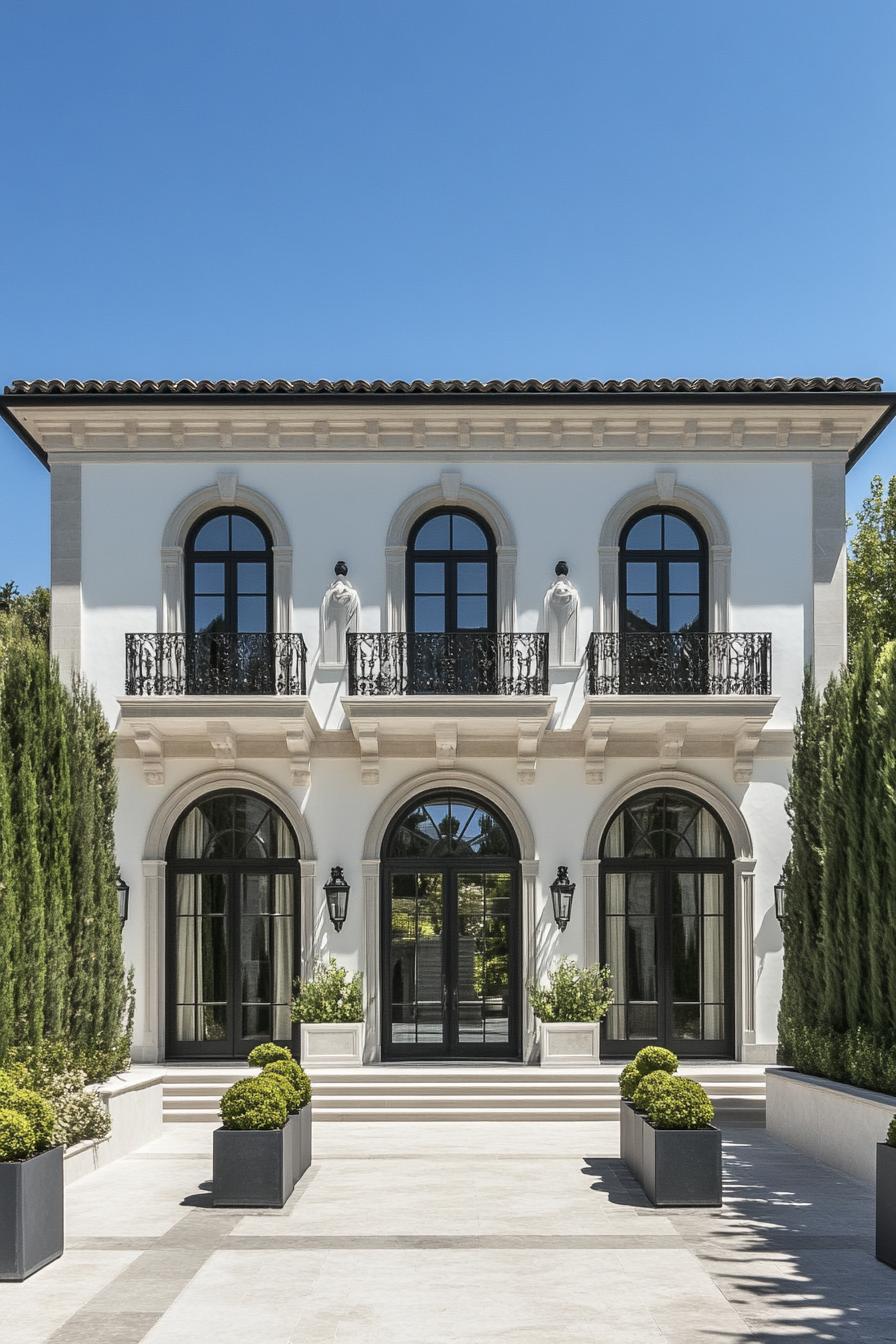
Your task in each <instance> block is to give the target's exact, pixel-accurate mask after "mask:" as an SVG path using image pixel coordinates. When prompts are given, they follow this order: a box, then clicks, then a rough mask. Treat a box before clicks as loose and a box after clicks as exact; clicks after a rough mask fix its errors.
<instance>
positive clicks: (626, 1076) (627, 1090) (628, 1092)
mask: <svg viewBox="0 0 896 1344" xmlns="http://www.w3.org/2000/svg"><path fill="white" fill-rule="evenodd" d="M642 1077H643V1074H642V1073H641V1070H640V1069H639V1068H638V1066H637V1064H635V1063H634V1061H632V1063H631V1064H626V1066H625V1068H624V1069H623V1070H622V1072H621V1073H620V1075H619V1091H620V1092H621V1093H622V1095H623V1096H624V1097H625V1099H626V1101H631V1099H632V1097H633V1096H634V1094H635V1088H636V1087H637V1086H638V1084H639V1083H640V1081H641V1079H642Z"/></svg>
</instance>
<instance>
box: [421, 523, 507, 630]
mask: <svg viewBox="0 0 896 1344" xmlns="http://www.w3.org/2000/svg"><path fill="white" fill-rule="evenodd" d="M452 515H455V516H456V515H460V516H461V517H463V518H469V519H470V521H471V522H473V523H475V524H476V526H477V527H478V528H480V529H481V531H482V533H483V534H484V536H485V539H486V541H487V542H488V546H487V548H486V550H485V551H481V550H479V551H461V550H452V549H450V548H448V549H445V550H440V551H418V550H417V549H416V543H417V537H418V536H419V534H420V532H421V530H422V529H423V527H425V525H426V524H427V523H429V522H431V521H432V520H433V518H440V517H450V516H452ZM483 558H484V559H485V563H486V565H487V583H488V593H487V610H488V617H487V620H488V624H487V626H486V631H485V632H483V633H489V634H494V633H496V632H497V629H498V597H497V574H498V561H497V546H496V544H495V537H494V533H493V532H492V529H491V528H490V527H489V525H488V523H487V522H486V521H485V519H484V518H483V517H481V516H480V515H479V514H478V513H476V512H475V511H474V510H472V509H465V508H462V507H460V506H457V507H454V506H453V505H440V506H439V507H438V508H435V509H429V510H428V511H427V512H426V513H424V514H423V515H422V516H421V517H420V518H418V519H417V521H416V522H415V523H414V526H413V527H412V528H411V531H410V534H409V536H408V544H407V551H406V560H405V593H406V602H405V611H406V618H405V620H406V628H407V633H408V634H414V633H416V624H415V600H414V599H415V597H416V596H417V592H416V572H415V568H414V566H415V563H417V562H420V563H423V564H426V563H428V562H431V563H433V564H444V566H445V618H446V619H445V629H444V630H442V631H424V632H423V633H425V634H455V633H464V632H463V631H458V627H457V596H458V594H457V566H458V564H482V563H483ZM423 596H425V594H423ZM461 596H463V594H461ZM449 614H450V616H451V620H450V621H449ZM452 621H453V623H452ZM469 633H471V634H475V633H477V632H476V631H470V632H469Z"/></svg>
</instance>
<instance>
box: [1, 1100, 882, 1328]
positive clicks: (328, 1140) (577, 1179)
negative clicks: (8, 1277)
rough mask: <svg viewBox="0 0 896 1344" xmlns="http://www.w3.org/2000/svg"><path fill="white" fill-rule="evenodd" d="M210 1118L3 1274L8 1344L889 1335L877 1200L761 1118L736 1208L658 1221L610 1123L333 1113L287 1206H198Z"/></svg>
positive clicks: (738, 1184) (732, 1188) (163, 1142)
mask: <svg viewBox="0 0 896 1344" xmlns="http://www.w3.org/2000/svg"><path fill="white" fill-rule="evenodd" d="M211 1133H212V1129H211V1126H200V1125H172V1126H168V1127H166V1130H165V1134H164V1136H163V1137H162V1138H161V1139H160V1140H158V1141H157V1142H156V1143H153V1144H151V1145H149V1146H148V1147H146V1148H144V1149H142V1150H141V1151H140V1152H138V1153H136V1154H134V1155H133V1156H131V1157H129V1158H125V1159H123V1160H121V1161H119V1162H117V1163H115V1164H114V1165H112V1166H110V1167H107V1168H105V1169H103V1170H101V1171H100V1172H97V1173H95V1174H94V1175H92V1176H88V1177H86V1178H84V1179H83V1180H81V1181H78V1182H76V1183H75V1184H74V1185H71V1186H69V1188H68V1191H67V1248H66V1254H65V1256H64V1257H63V1259H62V1260H60V1261H58V1262H57V1263H56V1264H54V1265H52V1266H50V1267H48V1268H47V1269H45V1270H43V1271H42V1272H41V1273H39V1274H37V1275H35V1277H34V1278H32V1279H30V1280H29V1281H28V1282H27V1283H24V1284H15V1285H13V1284H0V1340H2V1342H3V1344H43V1341H47V1340H52V1341H54V1344H57V1342H58V1344H113V1342H114V1344H137V1341H146V1344H187V1342H188V1341H189V1344H196V1341H200V1342H201V1341H206V1340H207V1341H213V1342H214V1344H248V1342H250V1341H253V1342H254V1341H257V1342H258V1344H304V1342H305V1341H307V1342H308V1344H317V1342H318V1341H325V1340H326V1341H338V1344H361V1341H363V1342H364V1344H379V1341H383V1344H443V1341H444V1344H448V1342H449V1341H450V1342H451V1344H481V1341H486V1340H488V1341H492V1340H494V1341H500V1344H555V1341H556V1344H560V1342H561V1341H562V1342H563V1344H576V1341H585V1340H587V1341H610V1340H615V1339H620V1340H621V1339H625V1340H627V1341H629V1344H640V1341H649V1340H667V1341H680V1344H700V1342H701V1341H715V1342H716V1344H725V1342H727V1341H736V1340H781V1339H793V1340H798V1339H812V1340H837V1341H840V1340H854V1341H865V1340H867V1341H884V1340H892V1341H896V1271H892V1270H889V1269H886V1268H885V1267H884V1266H882V1265H879V1264H878V1263H877V1261H876V1260H875V1259H874V1256H873V1245H872V1225H873V1212H874V1208H873V1197H872V1192H871V1191H870V1189H868V1188H867V1187H865V1186H862V1185H859V1184H857V1183H856V1182H855V1181H851V1180H849V1179H848V1178H846V1177H841V1176H839V1175H837V1174H836V1173H835V1172H833V1171H830V1170H828V1169H827V1168H824V1167H821V1166H818V1165H817V1164H816V1163H813V1162H811V1161H808V1160H807V1159H805V1158H802V1157H801V1156H799V1155H798V1154H797V1153H795V1152H794V1151H793V1150H792V1149H789V1148H785V1147H784V1146H783V1145H782V1144H778V1143H776V1142H774V1141H773V1140H771V1139H769V1138H768V1137H767V1135H766V1134H765V1132H764V1130H761V1129H740V1130H738V1129H732V1130H729V1131H727V1132H726V1135H725V1173H726V1194H725V1198H726V1207H725V1208H724V1209H722V1210H708V1211H701V1212H696V1211H694V1212H681V1213H671V1214H670V1213H658V1212H656V1211H655V1210H653V1209H651V1208H650V1206H649V1205H648V1204H647V1202H646V1200H645V1199H644V1197H643V1195H642V1194H641V1192H640V1190H639V1188H638V1187H637V1186H636V1185H635V1183H634V1182H633V1181H632V1180H631V1179H630V1178H629V1176H628V1173H627V1172H626V1170H625V1168H624V1167H623V1166H622V1164H621V1163H620V1161H619V1159H618V1158H617V1157H616V1156H615V1154H616V1153H617V1152H618V1131H617V1127H616V1126H615V1125H610V1124H550V1123H547V1124H533V1123H522V1124H520V1123H494V1124H463V1123H455V1124H441V1123H420V1124H372V1125H371V1124H345V1125H342V1124H329V1125H319V1126H318V1127H317V1128H316V1131H315V1163H314V1165H313V1166H312V1168H311V1170H310V1171H309V1172H308V1173H307V1175H306V1176H305V1178H304V1180H303V1181H302V1183H301V1184H300V1186H299V1187H298V1188H297V1190H296V1192H295V1194H294V1195H293V1197H292V1199H291V1200H290V1202H289V1204H288V1205H287V1207H286V1208H285V1209H283V1210H278V1211H276V1212H273V1213H266V1212H254V1213H246V1214H244V1213H232V1212H228V1211H225V1210H217V1209H213V1208H211V1207H210V1206H209V1200H210V1196H209V1193H208V1192H209V1178H210V1172H211V1157H210V1153H211Z"/></svg>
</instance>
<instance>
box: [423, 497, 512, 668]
mask: <svg viewBox="0 0 896 1344" xmlns="http://www.w3.org/2000/svg"><path fill="white" fill-rule="evenodd" d="M406 582H407V594H408V608H407V622H408V679H409V682H410V685H411V687H412V688H413V690H414V692H415V693H416V694H418V695H420V694H440V693H446V692H448V693H454V694H457V693H466V694H470V695H475V694H487V693H489V692H490V691H494V690H497V675H498V672H497V664H496V658H495V642H494V640H493V639H489V638H487V637H484V636H487V635H488V634H490V633H491V634H493V633H494V631H495V630H496V629H497V613H496V604H495V539H494V537H493V536H492V534H491V531H490V530H489V528H488V526H487V524H486V523H485V522H484V521H483V520H482V519H481V518H478V517H477V516H476V515H475V514H474V513H471V512H470V511H469V510H467V509H460V508H453V509H435V510H433V511H431V512H430V513H426V514H424V515H423V517H422V518H420V519H419V520H418V521H417V523H415V525H414V527H413V528H412V530H411V535H410V538H409V540H408V550H407V581H406Z"/></svg>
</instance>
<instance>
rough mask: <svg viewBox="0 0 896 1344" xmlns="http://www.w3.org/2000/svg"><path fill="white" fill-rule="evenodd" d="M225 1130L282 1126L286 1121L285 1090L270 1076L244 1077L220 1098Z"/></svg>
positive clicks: (276, 1127) (280, 1127)
mask: <svg viewBox="0 0 896 1344" xmlns="http://www.w3.org/2000/svg"><path fill="white" fill-rule="evenodd" d="M221 1122H222V1124H223V1125H224V1128H225V1129H282V1128H283V1126H284V1125H285V1124H286V1102H285V1101H284V1099H283V1090H282V1088H278V1087H277V1085H276V1084H275V1083H274V1082H273V1081H272V1080H271V1079H270V1078H264V1077H260V1078H241V1079H240V1081H239V1082H238V1083H234V1084H233V1086H232V1087H229V1088H228V1089H227V1091H226V1092H225V1093H224V1095H223V1097H222V1098H221Z"/></svg>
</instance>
